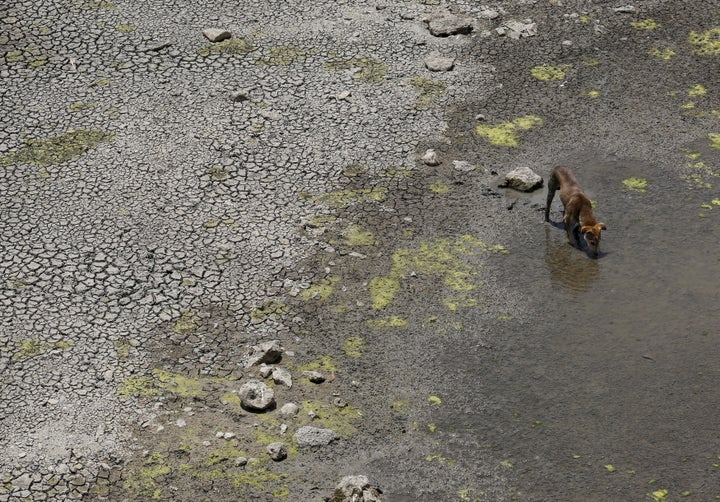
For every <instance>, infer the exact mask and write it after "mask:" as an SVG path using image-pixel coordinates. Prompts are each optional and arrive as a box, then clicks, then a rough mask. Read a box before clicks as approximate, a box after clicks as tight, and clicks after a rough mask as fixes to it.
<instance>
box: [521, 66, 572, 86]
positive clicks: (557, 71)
mask: <svg viewBox="0 0 720 502" xmlns="http://www.w3.org/2000/svg"><path fill="white" fill-rule="evenodd" d="M570 68H572V66H571V65H569V64H564V65H560V66H545V65H543V66H535V67H533V68H532V69H531V70H530V74H531V75H532V76H533V77H535V78H536V79H538V80H542V81H544V82H547V81H550V80H564V79H565V76H566V74H567V71H568V70H569V69H570Z"/></svg>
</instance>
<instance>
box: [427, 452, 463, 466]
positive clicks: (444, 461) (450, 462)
mask: <svg viewBox="0 0 720 502" xmlns="http://www.w3.org/2000/svg"><path fill="white" fill-rule="evenodd" d="M425 460H427V461H428V462H437V463H439V464H443V465H445V464H447V465H455V464H456V463H457V462H456V461H455V460H452V459H449V458H447V457H444V456H442V455H440V454H437V455H427V456H426V457H425Z"/></svg>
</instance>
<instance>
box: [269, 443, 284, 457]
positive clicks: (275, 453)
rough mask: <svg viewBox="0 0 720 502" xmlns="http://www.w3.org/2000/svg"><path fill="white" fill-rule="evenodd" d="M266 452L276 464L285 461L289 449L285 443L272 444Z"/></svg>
mask: <svg viewBox="0 0 720 502" xmlns="http://www.w3.org/2000/svg"><path fill="white" fill-rule="evenodd" d="M266 451H267V454H268V455H270V458H271V459H273V460H274V461H275V462H280V461H281V460H285V459H286V458H287V456H288V451H287V447H286V446H285V444H284V443H271V444H269V445H268V447H267V448H266Z"/></svg>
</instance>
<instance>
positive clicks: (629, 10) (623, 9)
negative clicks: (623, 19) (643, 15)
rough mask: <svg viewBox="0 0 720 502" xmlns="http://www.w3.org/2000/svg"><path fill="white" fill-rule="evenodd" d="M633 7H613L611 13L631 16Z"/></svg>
mask: <svg viewBox="0 0 720 502" xmlns="http://www.w3.org/2000/svg"><path fill="white" fill-rule="evenodd" d="M635 10H636V9H635V6H634V5H623V6H621V7H615V8H614V9H613V12H616V13H618V14H632V13H633V12H635Z"/></svg>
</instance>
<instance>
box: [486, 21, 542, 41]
mask: <svg viewBox="0 0 720 502" xmlns="http://www.w3.org/2000/svg"><path fill="white" fill-rule="evenodd" d="M496 31H497V33H498V34H499V35H507V36H508V37H510V38H512V39H513V40H518V39H519V38H521V37H532V36H535V35H537V23H533V22H532V20H530V19H526V20H525V22H522V21H514V20H510V21H505V22H504V23H503V24H502V26H500V27H499V28H498V29H497V30H496Z"/></svg>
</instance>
